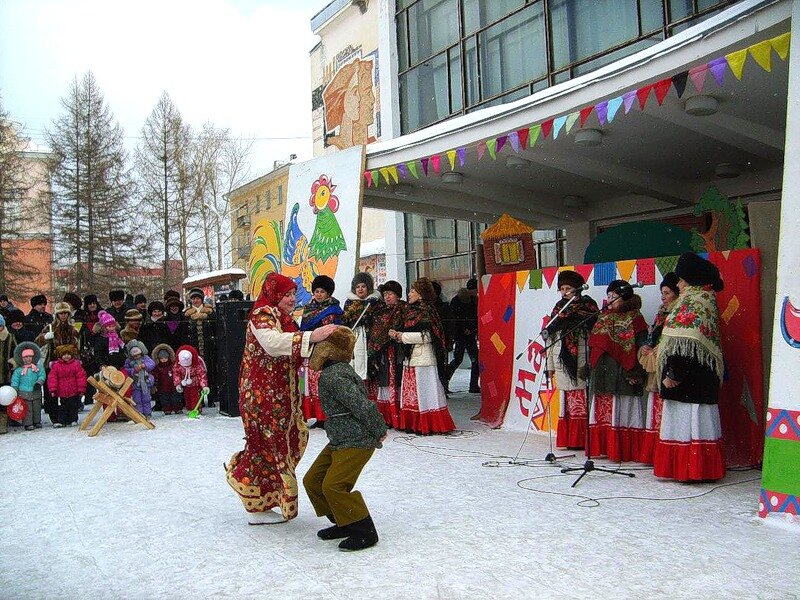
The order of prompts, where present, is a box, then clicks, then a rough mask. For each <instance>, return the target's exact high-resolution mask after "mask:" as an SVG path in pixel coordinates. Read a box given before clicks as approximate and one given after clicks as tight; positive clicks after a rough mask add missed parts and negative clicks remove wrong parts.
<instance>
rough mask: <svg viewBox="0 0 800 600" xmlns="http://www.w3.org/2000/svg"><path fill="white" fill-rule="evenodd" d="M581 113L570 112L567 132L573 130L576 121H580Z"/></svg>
mask: <svg viewBox="0 0 800 600" xmlns="http://www.w3.org/2000/svg"><path fill="white" fill-rule="evenodd" d="M579 115H580V113H576V112H574V113H569V114H568V115H567V133H569V132H570V131H572V128H573V127H574V126H575V123H576V122H577V121H578V116H579Z"/></svg>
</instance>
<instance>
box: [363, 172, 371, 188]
mask: <svg viewBox="0 0 800 600" xmlns="http://www.w3.org/2000/svg"><path fill="white" fill-rule="evenodd" d="M364 179H366V180H367V187H368V188H369V187H372V173H370V172H369V171H364Z"/></svg>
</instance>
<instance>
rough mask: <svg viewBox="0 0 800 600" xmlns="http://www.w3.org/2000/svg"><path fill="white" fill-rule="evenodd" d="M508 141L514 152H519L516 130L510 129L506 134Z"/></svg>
mask: <svg viewBox="0 0 800 600" xmlns="http://www.w3.org/2000/svg"><path fill="white" fill-rule="evenodd" d="M508 143H509V144H511V147H512V148H513V149H514V152H519V135H518V134H517V132H516V131H512V132H511V133H509V134H508Z"/></svg>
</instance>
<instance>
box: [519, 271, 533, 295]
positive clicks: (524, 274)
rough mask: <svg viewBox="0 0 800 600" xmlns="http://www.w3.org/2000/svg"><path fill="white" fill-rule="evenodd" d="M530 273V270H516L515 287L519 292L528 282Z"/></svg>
mask: <svg viewBox="0 0 800 600" xmlns="http://www.w3.org/2000/svg"><path fill="white" fill-rule="evenodd" d="M530 277H531V274H530V271H517V289H518V290H519V291H520V292H521V291H522V288H524V287H525V284H526V283H528V280H529V279H530Z"/></svg>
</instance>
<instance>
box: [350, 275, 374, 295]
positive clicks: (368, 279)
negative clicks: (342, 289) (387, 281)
mask: <svg viewBox="0 0 800 600" xmlns="http://www.w3.org/2000/svg"><path fill="white" fill-rule="evenodd" d="M359 283H363V284H364V285H365V286H367V291H368V292H369V293H370V294H371V293H372V292H374V291H375V281H374V280H373V279H372V275H370V274H369V273H363V272H362V273H356V276H355V277H353V282H352V283H351V284H350V291H351V292H353V293H354V294H355V293H356V286H357V285H358V284H359Z"/></svg>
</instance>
